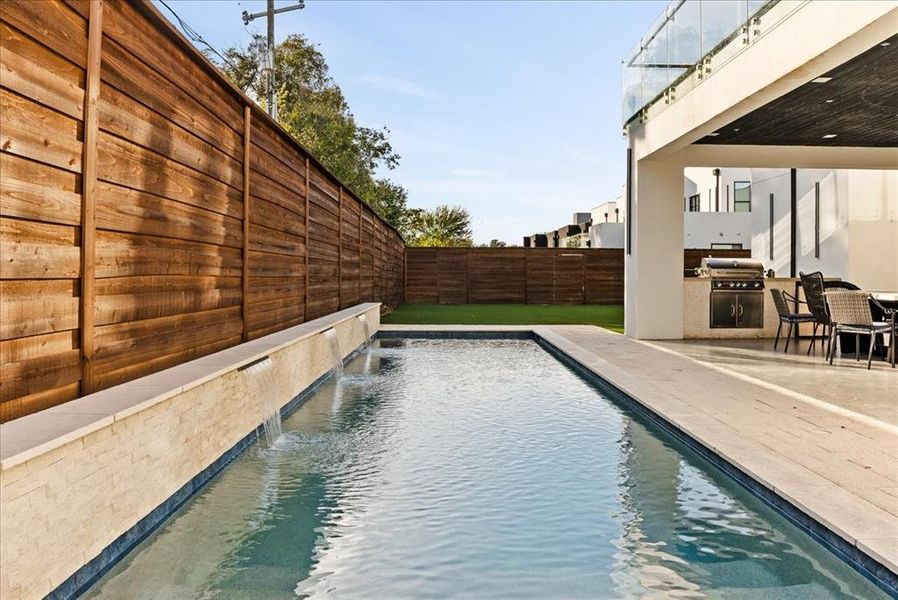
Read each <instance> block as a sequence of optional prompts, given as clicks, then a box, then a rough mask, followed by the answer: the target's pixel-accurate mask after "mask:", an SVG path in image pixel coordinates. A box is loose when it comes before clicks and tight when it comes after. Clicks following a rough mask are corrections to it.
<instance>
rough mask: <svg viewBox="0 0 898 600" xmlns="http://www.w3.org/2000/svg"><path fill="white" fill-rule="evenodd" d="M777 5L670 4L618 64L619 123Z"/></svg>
mask: <svg viewBox="0 0 898 600" xmlns="http://www.w3.org/2000/svg"><path fill="white" fill-rule="evenodd" d="M777 2H778V0H674V1H673V2H671V3H670V5H668V7H667V8H666V9H665V11H664V13H662V14H661V16H660V17H658V20H657V21H655V23H654V24H653V25H652V27H651V29H649V32H648V33H647V34H646V35H645V36H643V38H642V39H641V40H640V41H639V43H638V44H637V45H636V47H635V48H633V50H632V51H631V52H630V54H629V55H627V58H626V59H625V60H624V72H623V122H624V124H625V125H626V124H627V123H628V122H629V121H630V120H631V119H632V118H633V117H634V116H636V115H637V114H638V113H639V111H641V110H642V109H643V108H644V107H646V106H648V105H649V104H651V103H652V102H654V101H655V100H656V99H657V98H658V97H659V96H661V95H663V94H664V92H665V90H667V89H668V88H669V87H670V86H671V85H674V84H675V83H677V82H678V81H679V80H681V79H683V78H684V77H686V76H687V75H688V74H689V73H691V72H692V71H693V70H695V69H696V68H697V67H698V65H699V64H700V63H702V62H703V61H704V60H705V59H706V58H707V57H708V56H709V55H712V54H714V53H716V52H717V51H718V49H720V48H722V47H723V46H725V45H727V44H728V43H729V42H731V41H732V40H734V39H735V38H736V37H737V36H742V37H743V41H744V43H745V44H746V45H747V44H748V42H749V41H750V37H749V36H751V35H752V34H753V33H754V30H753V27H752V25H753V22H754V21H755V20H756V19H757V18H758V17H759V16H760V14H761V13H764V12H766V11H767V10H768V9H769V8H770V7H771V6H772V5H774V4H776V3H777Z"/></svg>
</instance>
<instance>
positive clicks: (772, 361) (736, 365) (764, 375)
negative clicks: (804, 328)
mask: <svg viewBox="0 0 898 600" xmlns="http://www.w3.org/2000/svg"><path fill="white" fill-rule="evenodd" d="M649 343H651V344H653V345H655V346H657V347H659V348H663V349H666V350H669V351H672V352H676V353H677V354H680V355H682V356H685V357H688V358H690V359H693V360H695V361H698V362H699V363H701V364H702V365H704V366H708V367H711V368H715V369H723V370H725V371H727V372H728V373H730V374H732V375H734V376H736V377H741V378H744V379H750V380H751V381H752V382H753V383H754V384H756V385H759V386H764V387H768V388H769V389H771V390H777V391H779V392H783V393H791V394H796V395H797V397H799V398H800V399H802V400H804V401H814V402H816V403H819V405H821V406H823V407H824V408H827V409H830V410H833V412H834V413H841V412H842V411H849V413H850V414H851V415H852V416H854V415H863V416H866V417H870V418H873V419H877V420H879V421H882V422H883V423H888V424H890V425H895V426H898V402H896V401H895V397H896V394H898V373H896V372H895V371H893V370H892V369H890V368H889V365H888V364H887V363H885V362H883V361H881V360H879V361H877V360H874V361H873V368H872V369H871V370H870V371H867V363H866V360H865V358H862V359H861V360H859V361H858V360H855V358H854V355H852V354H848V355H845V356H839V357H836V358H835V360H834V361H833V366H830V365H829V363H827V362H826V361H824V359H823V356H822V354H823V351H822V350H821V348H820V343H819V340H818V343H817V345H816V347H815V351H814V353H812V354H811V355H810V356H808V355H807V354H806V351H807V348H808V346H809V345H810V340H808V339H805V338H802V339H800V340H799V341H798V342H797V343H795V342H793V345H792V346H790V348H789V353H788V354H784V353H783V352H782V344H780V347H779V351H778V352H776V354H773V352H774V350H773V343H772V341H771V340H769V339H721V340H664V341H655V342H649ZM824 405H829V406H828V407H827V406H824ZM849 413H846V414H849ZM896 502H898V500H896Z"/></svg>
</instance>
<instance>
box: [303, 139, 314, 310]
mask: <svg viewBox="0 0 898 600" xmlns="http://www.w3.org/2000/svg"><path fill="white" fill-rule="evenodd" d="M305 188H306V189H305V193H306V214H305V217H304V218H305V226H306V256H305V261H304V266H305V278H306V282H305V283H306V285H305V289H304V290H303V300H302V302H303V306H302V317H303V322H305V321H308V320H309V255H310V254H311V253H312V247H311V246H310V245H309V157H308V156H307V157H306V185H305Z"/></svg>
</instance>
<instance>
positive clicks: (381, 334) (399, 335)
mask: <svg viewBox="0 0 898 600" xmlns="http://www.w3.org/2000/svg"><path fill="white" fill-rule="evenodd" d="M376 337H377V339H382V340H397V339H406V340H409V339H410V340H533V339H534V334H533V332H532V331H530V330H527V329H522V330H518V331H514V330H511V331H501V330H496V331H449V330H446V331H440V330H434V331H423V330H422V331H415V330H409V331H405V330H402V329H389V330H386V331H384V330H383V329H381V330H380V331H378V332H377V334H376Z"/></svg>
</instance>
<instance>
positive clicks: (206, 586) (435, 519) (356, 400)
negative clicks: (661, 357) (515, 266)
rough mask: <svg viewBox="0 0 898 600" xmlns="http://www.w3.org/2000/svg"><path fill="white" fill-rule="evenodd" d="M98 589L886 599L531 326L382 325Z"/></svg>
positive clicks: (145, 593) (119, 593) (136, 594)
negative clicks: (470, 334) (493, 331)
mask: <svg viewBox="0 0 898 600" xmlns="http://www.w3.org/2000/svg"><path fill="white" fill-rule="evenodd" d="M87 595H88V597H91V598H221V599H231V598H234V599H237V598H241V599H242V598H254V599H256V598H259V599H267V598H271V599H275V598H296V597H316V598H317V597H338V598H446V597H465V598H519V597H538V598H548V597H556V598H575V597H576V598H634V597H640V598H642V597H664V598H666V597H676V598H778V599H783V598H784V599H793V598H808V599H815V600H816V599H821V598H854V597H857V598H877V597H880V596H882V594H881V592H879V591H878V590H877V589H876V588H875V587H874V586H873V585H872V584H870V583H869V582H868V581H867V580H865V579H863V578H862V577H861V576H860V575H858V574H857V573H855V572H854V571H853V570H852V569H851V568H849V567H848V566H847V565H846V564H844V563H843V562H841V561H840V560H838V559H837V558H836V557H834V556H833V555H832V554H830V553H829V552H828V551H826V550H825V549H823V548H822V547H820V546H819V545H817V544H816V543H815V542H814V541H813V540H811V539H810V538H809V537H807V536H806V535H805V534H804V533H802V532H801V531H800V530H798V529H797V528H795V527H793V526H792V525H790V524H789V523H787V522H786V521H785V520H784V519H783V518H781V517H780V516H778V515H777V514H776V513H774V512H773V511H771V510H770V509H768V508H767V507H765V506H764V505H763V504H761V503H760V502H759V501H758V500H757V499H756V498H754V497H753V496H751V495H749V494H748V493H746V492H745V491H744V490H743V489H741V488H740V487H738V486H737V485H736V484H734V483H733V482H732V481H730V480H729V479H728V478H727V477H725V476H724V475H722V474H720V473H719V472H717V471H715V470H714V469H713V467H710V466H708V465H707V464H706V463H704V462H703V460H702V459H700V458H699V457H697V456H696V455H695V454H693V453H692V452H691V451H690V450H688V449H687V448H685V447H684V446H682V445H681V444H680V443H679V442H676V441H674V440H671V439H669V438H668V437H667V436H665V435H664V434H662V433H659V432H658V431H656V430H655V429H654V428H653V427H652V426H651V425H648V424H646V423H644V422H643V421H642V420H640V419H639V418H637V417H635V416H634V415H632V414H630V413H629V412H628V411H627V410H625V409H623V408H622V407H620V406H618V405H616V404H614V403H613V402H611V401H610V400H608V399H606V398H604V397H603V396H602V395H601V393H599V392H597V391H596V389H595V388H593V387H592V386H590V385H589V384H588V383H586V382H585V381H584V380H582V379H581V378H580V377H578V376H577V375H576V374H575V373H574V372H572V371H571V370H569V369H568V368H567V367H565V366H564V365H562V364H561V363H559V362H558V361H556V360H555V359H554V358H553V357H551V356H550V355H549V354H547V353H546V352H545V351H543V350H542V349H541V348H540V347H539V346H537V345H536V344H535V343H533V342H530V341H483V340H481V341H475V340H381V341H379V342H377V344H375V346H374V347H372V349H371V350H370V352H369V353H368V354H363V355H360V356H358V357H357V358H355V359H354V360H353V361H352V362H351V363H350V364H349V365H348V366H347V368H346V375H345V376H344V377H343V379H341V380H340V382H339V383H337V384H335V383H334V382H332V381H328V382H327V383H325V384H324V385H322V386H321V387H320V388H319V389H318V390H317V391H316V392H315V393H314V394H313V395H312V396H311V397H310V398H309V399H308V400H307V401H306V402H305V404H303V405H302V406H301V407H300V408H299V409H298V410H297V411H296V412H295V413H293V415H291V416H290V417H289V418H288V419H287V420H286V421H285V422H284V434H283V436H282V437H281V438H280V440H279V441H278V442H277V443H276V444H275V445H274V447H272V448H261V447H258V446H255V447H253V448H251V449H250V450H249V451H247V452H246V453H245V454H243V455H242V456H241V457H239V458H238V459H237V460H236V461H234V462H233V463H232V464H231V465H230V466H229V467H228V468H227V469H226V470H225V471H224V472H223V473H222V474H221V475H220V476H219V477H218V478H216V479H215V480H214V481H213V482H212V483H211V484H210V485H208V486H207V487H206V488H205V489H204V490H203V491H202V492H201V493H199V494H198V495H197V496H196V497H195V498H193V499H192V500H191V501H190V502H189V503H188V504H187V505H185V506H184V507H183V508H182V509H181V510H180V511H179V512H178V513H176V514H175V515H174V516H173V517H172V518H171V519H170V520H169V521H168V522H167V523H166V524H165V525H164V526H163V527H161V528H160V529H159V530H158V531H157V532H156V533H155V534H154V535H153V536H151V537H150V538H148V539H147V540H146V541H144V542H143V543H142V544H141V546H140V547H138V548H137V549H136V550H135V551H134V552H132V553H131V554H130V555H129V556H128V557H126V559H125V560H123V561H122V562H121V563H119V564H118V565H117V566H116V567H115V568H114V569H113V570H112V571H111V572H110V573H109V574H107V575H106V576H105V577H104V578H103V579H102V580H101V581H100V582H98V583H97V584H96V585H95V586H94V587H93V588H92V589H91V590H90V591H89V592H88V594H87Z"/></svg>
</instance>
